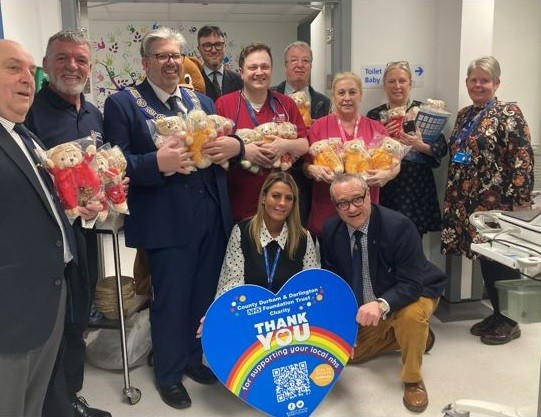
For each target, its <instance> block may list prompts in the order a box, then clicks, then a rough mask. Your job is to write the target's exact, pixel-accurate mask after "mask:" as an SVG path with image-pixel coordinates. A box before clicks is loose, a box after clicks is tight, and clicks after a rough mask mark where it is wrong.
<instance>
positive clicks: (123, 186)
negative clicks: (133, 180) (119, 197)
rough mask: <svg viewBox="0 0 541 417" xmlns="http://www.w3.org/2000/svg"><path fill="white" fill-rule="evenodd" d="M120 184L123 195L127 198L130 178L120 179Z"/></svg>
mask: <svg viewBox="0 0 541 417" xmlns="http://www.w3.org/2000/svg"><path fill="white" fill-rule="evenodd" d="M120 184H121V185H122V188H124V193H125V194H126V197H127V196H128V189H129V188H130V177H124V178H122V181H120Z"/></svg>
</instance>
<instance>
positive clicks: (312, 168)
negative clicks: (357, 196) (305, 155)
mask: <svg viewBox="0 0 541 417" xmlns="http://www.w3.org/2000/svg"><path fill="white" fill-rule="evenodd" d="M306 171H307V172H308V176H309V177H311V178H313V179H314V180H316V181H318V182H320V181H323V182H326V183H327V184H330V183H331V182H332V181H333V180H334V172H333V171H331V169H330V168H328V167H324V166H321V165H314V164H310V165H308V167H307V168H306Z"/></svg>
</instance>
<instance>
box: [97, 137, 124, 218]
mask: <svg viewBox="0 0 541 417" xmlns="http://www.w3.org/2000/svg"><path fill="white" fill-rule="evenodd" d="M94 163H95V165H96V167H97V171H98V175H99V176H100V180H101V182H102V184H103V188H104V191H105V197H106V198H107V201H109V203H110V204H111V206H112V207H113V210H114V211H116V212H117V213H124V214H128V203H127V202H126V192H125V191H124V186H123V185H122V179H123V178H124V175H125V173H126V165H127V163H126V158H125V157H124V154H123V153H122V151H121V150H120V148H119V147H118V146H114V147H112V148H109V149H107V148H103V149H100V150H99V151H98V153H97V154H96V157H95V159H94Z"/></svg>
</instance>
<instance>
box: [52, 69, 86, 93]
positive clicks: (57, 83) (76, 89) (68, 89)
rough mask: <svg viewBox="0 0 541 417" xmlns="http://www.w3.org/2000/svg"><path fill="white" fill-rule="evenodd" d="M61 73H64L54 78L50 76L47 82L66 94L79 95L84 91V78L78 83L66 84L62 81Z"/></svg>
mask: <svg viewBox="0 0 541 417" xmlns="http://www.w3.org/2000/svg"><path fill="white" fill-rule="evenodd" d="M62 75H64V74H60V75H59V76H58V77H56V78H53V77H50V80H49V83H50V84H53V85H54V87H55V88H56V89H57V90H58V91H59V92H61V93H62V94H66V95H79V94H81V93H82V92H83V91H84V89H85V85H86V81H87V80H86V79H85V80H84V82H81V83H79V84H69V85H68V84H66V83H65V82H64V81H63V79H62ZM70 75H72V74H70Z"/></svg>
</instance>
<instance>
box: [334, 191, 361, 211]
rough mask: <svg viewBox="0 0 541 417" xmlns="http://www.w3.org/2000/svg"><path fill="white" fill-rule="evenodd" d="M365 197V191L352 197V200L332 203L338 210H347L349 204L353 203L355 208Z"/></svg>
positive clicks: (359, 205)
mask: <svg viewBox="0 0 541 417" xmlns="http://www.w3.org/2000/svg"><path fill="white" fill-rule="evenodd" d="M365 197H366V191H365V193H364V194H363V195H360V196H358V197H354V198H353V200H351V201H339V202H338V203H334V205H335V207H336V208H338V210H342V211H347V210H349V206H350V204H353V205H354V206H355V207H357V208H358V207H362V205H363V203H364V198H365Z"/></svg>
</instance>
